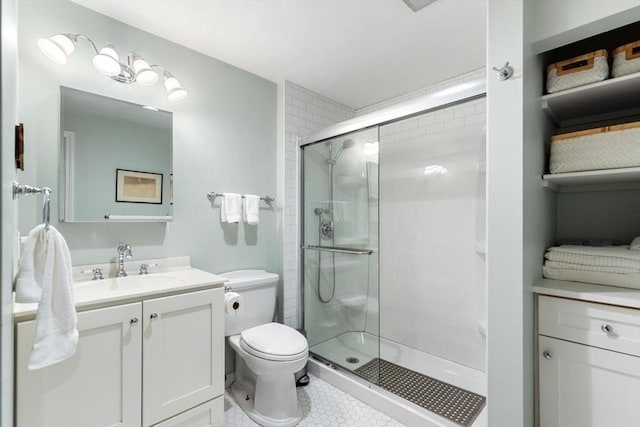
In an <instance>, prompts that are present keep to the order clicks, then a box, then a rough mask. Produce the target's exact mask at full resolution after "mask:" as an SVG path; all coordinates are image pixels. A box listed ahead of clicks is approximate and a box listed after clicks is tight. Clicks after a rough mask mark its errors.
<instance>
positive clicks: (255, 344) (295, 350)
mask: <svg viewBox="0 0 640 427" xmlns="http://www.w3.org/2000/svg"><path fill="white" fill-rule="evenodd" d="M240 338H242V342H244V344H246V346H248V347H250V348H251V349H253V350H256V351H257V352H259V353H261V354H262V355H271V356H297V355H299V354H301V353H305V352H306V351H307V339H306V338H305V337H304V335H302V334H301V333H300V332H298V331H296V330H295V329H293V328H290V327H289V326H285V325H283V324H280V323H267V324H265V325H260V326H256V327H254V328H250V329H247V330H244V331H242V333H241V334H240ZM247 350H248V349H247Z"/></svg>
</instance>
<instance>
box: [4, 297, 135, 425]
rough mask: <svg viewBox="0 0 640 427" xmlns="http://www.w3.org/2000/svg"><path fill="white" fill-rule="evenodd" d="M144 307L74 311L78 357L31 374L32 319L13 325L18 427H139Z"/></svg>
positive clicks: (34, 327) (127, 306)
mask: <svg viewBox="0 0 640 427" xmlns="http://www.w3.org/2000/svg"><path fill="white" fill-rule="evenodd" d="M141 315H142V304H141V303H135V304H126V305H120V306H115V307H108V308H102V309H97V310H89V311H84V312H81V313H78V330H79V332H80V339H79V341H78V347H77V350H76V353H75V354H74V355H73V356H72V357H70V358H68V359H67V360H65V361H63V362H60V363H58V364H55V365H52V366H49V367H46V368H42V369H38V370H35V371H30V370H29V369H28V366H27V365H28V360H29V355H30V354H31V347H32V345H33V340H34V338H35V334H36V322H35V320H29V321H26V322H19V323H17V325H16V339H17V343H16V425H17V426H18V427H61V426H68V427H76V426H77V427H88V426H94V427H107V426H109V427H114V426H117V427H136V426H139V425H140V396H141V376H140V364H141V361H142V351H141V350H142V322H141V321H140V318H141Z"/></svg>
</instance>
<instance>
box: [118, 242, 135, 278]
mask: <svg viewBox="0 0 640 427" xmlns="http://www.w3.org/2000/svg"><path fill="white" fill-rule="evenodd" d="M132 256H133V254H132V253H131V246H130V245H128V244H125V243H122V242H120V244H119V245H118V273H117V274H116V276H117V277H125V276H126V275H127V272H126V271H124V259H125V258H131V257H132Z"/></svg>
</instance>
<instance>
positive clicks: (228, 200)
mask: <svg viewBox="0 0 640 427" xmlns="http://www.w3.org/2000/svg"><path fill="white" fill-rule="evenodd" d="M241 211H242V198H241V197H240V195H239V194H236V193H222V204H221V205H220V220H221V221H222V222H229V223H233V222H240V215H241Z"/></svg>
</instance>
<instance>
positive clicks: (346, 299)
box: [338, 295, 367, 308]
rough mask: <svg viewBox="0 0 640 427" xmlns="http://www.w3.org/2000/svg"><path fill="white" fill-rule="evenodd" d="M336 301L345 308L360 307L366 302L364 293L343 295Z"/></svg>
mask: <svg viewBox="0 0 640 427" xmlns="http://www.w3.org/2000/svg"><path fill="white" fill-rule="evenodd" d="M338 302H339V303H340V304H342V306H344V307H347V308H362V307H364V306H365V305H366V303H367V296H366V295H344V296H341V297H339V298H338Z"/></svg>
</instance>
